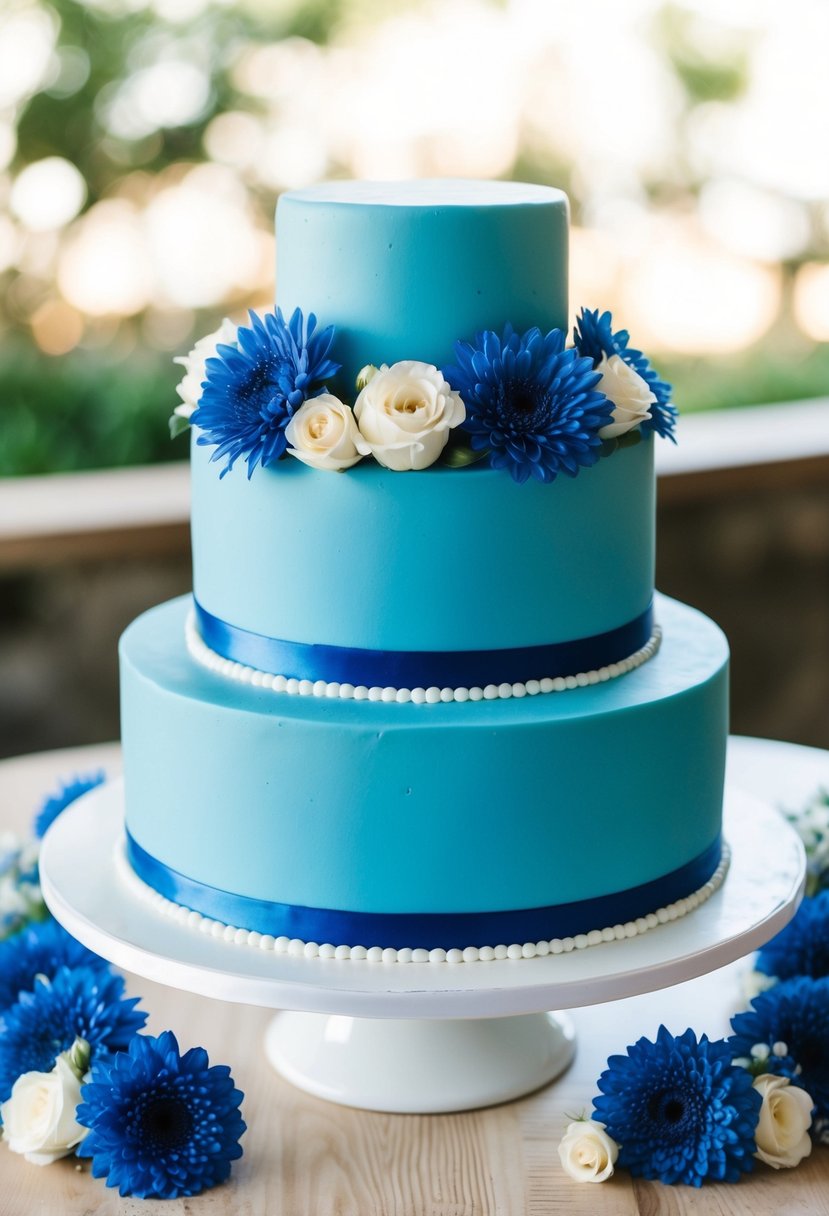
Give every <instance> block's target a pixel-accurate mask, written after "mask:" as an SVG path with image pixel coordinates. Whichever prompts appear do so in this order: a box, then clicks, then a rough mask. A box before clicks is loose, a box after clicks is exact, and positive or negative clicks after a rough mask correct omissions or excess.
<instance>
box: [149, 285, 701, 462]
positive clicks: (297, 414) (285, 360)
mask: <svg viewBox="0 0 829 1216" xmlns="http://www.w3.org/2000/svg"><path fill="white" fill-rule="evenodd" d="M629 342H630V336H629V334H628V332H627V330H624V329H620V330H614V329H613V320H612V317H611V314H610V313H609V312H603V313H601V314H600V313H599V312H598V310H594V311H590V310H587V309H583V310H582V312H581V314H580V316H579V318H578V321H577V323H576V326H575V329H574V331H573V343H572V345H571V346H568V345H567V339H566V335H565V333H564V332H563V331H562V330H560V329H553V330H550V331H549V332H548V333H546V334H544V333H542V332H541V330H540V329H538V328H537V327H536V328H530V329H528V330H526V332H524V333H518V332H516V331H515V330H514V329H513V327H512V326H511V325H509V324H507V325H505V326H504V328H503V330H502V332H501V333H500V334H498V333H496V332H494V331H492V330H485V331H482V332H481V333H478V334H476V335H475V337H474V339H472V340H471V341H470V340H459V341H457V342H456V343H455V360H456V361H455V363H454V364H451V365H449V366H446V367H443V368H438V367H436V366H435V365H434V364H431V363H424V362H422V361H419V360H414V359H404V360H400V361H398V362H396V363H393V364H391V365H388V364H385V363H384V364H382V365H381V366H380V367H375V366H374V365H373V364H372V365H368V366H366V367H364V368H363V369H362V371H361V372H360V373H359V375H358V376H357V379H356V390H357V396H356V398H355V400H354V402H353V405H349V404H348V403H346V402H344V401H342V400H340V398H338V397H336V396H334V395H333V394H332V393H331V392H329V389H328V383H327V381H328V380H329V379H330V378H332V377H334V376H336V374H337V372H339V371H340V364H339V363H337V362H335V361H334V359H333V358H332V354H333V353H334V351H335V347H336V333H335V330H334V327H333V326H331V325H329V326H327V327H326V328H325V329H320V328H318V325H317V319H316V317H315V316H314V314H313V313H311V314H309V315H308V317H307V318H306V317H304V316H303V314H302V312H301V310H300V309H298V308H297V309H295V310H294V312H293V313H292V314H291V316H290V318H289V319H287V320H286V319H285V317H284V316H283V314H282V312H281V310H280V309H278V308H277V309H276V311H275V312H273V313H267V314H265V316H264V317H260V316H259V315H257V314H256V313H254V312H251V314H250V325H248V326H238V327H236V326H234V325H233V323H232V322H231V321H229V320H225V321H224V322H223V323H222V326H221V328H220V329H219V330H218V331H217V332H216V333H214V334H210V335H208V336H207V337H205V338H202V339H200V340H199V342H197V343H196V345H195V347H194V348H193V350H192V351H191V352H190V354H189V355H187V356H184V357H181V358H179V359H178V360H177V362H179V363H181V364H182V365H183V366H184V368H185V375H184V378H183V379H182V380H181V382H180V383H179V385H178V389H177V391H178V394H179V396H180V397H181V402H180V404H179V405H178V406H176V408H175V410H174V412H173V416H172V418H171V420H170V423H171V427H170V429H171V434H172V435H177V434H179V433H181V432H182V431H184V430H186V429H187V427H188V425H190V424H191V423H192V424H193V425H194V426H196V427H197V428H198V429H199V431H200V434H199V437H198V440H197V442H198V443H199V444H203V445H206V446H212V447H214V448H215V451H214V453H213V455H212V457H211V459H213V460H217V461H221V460H226V464H225V465H224V468H223V469H222V471H221V474H220V475H221V476H222V477H224V475H225V474H226V473H228V472H229V471H230V470H231V469H232V468H233V465H234V463H235V462H236V460H238V459H240V458H244V459H245V461H246V463H247V468H248V476H249V477H250V476H251V475H252V474H253V472H254V470H255V469H256V468H257V466H259V465H261V466H262V467H263V468H268V467H271V466H273V465H275V464H276V463H277V462H278V461H280V460H282V459H283V458H284V457H286V456H293V457H295V458H296V459H298V460H300V461H302V462H303V463H304V464H307V465H310V466H311V467H313V468H317V469H325V470H333V471H336V472H343V471H344V470H346V469H349V468H351V467H352V466H353V465H355V464H357V463H358V461H360V460H362V459H363V458H364V457H367V456H371V457H373V458H374V460H376V461H377V463H378V464H381V465H383V466H384V467H385V468H387V469H393V470H395V471H397V472H404V471H409V470H418V469H426V468H429V467H431V466H432V465H434V464H436V463H437V462H438V461H440V462H441V463H443V464H445V465H448V466H450V467H455V468H457V467H461V466H463V465H468V464H472V463H475V462H477V461H480V460H484V459H486V460H488V463H489V465H490V467H492V468H496V469H504V470H506V471H507V472H508V473H510V475H511V476H512V477H513V478H514V480H515V481H517V482H519V483H522V482H525V481H526V480H527V479H528V478H530V477H535V478H537V479H538V480H539V481H542V482H551V481H554V480H555V478H556V477H557V476H558V475H559V474H561V473H564V474H566V475H567V476H569V477H575V476H576V475H577V473H578V472H579V470H580V469H582V468H585V467H589V466H590V465H593V464H595V463H596V461H597V460H598V459H599V458H600V457H601V456H604V455H609V454H610V453H611V452H613V451H614V450H615V449H616V448H617V447H619V446H627V445H629V444H631V443H635V442H638V440H639V439H640V438H641V436H642V435H647V434H648V433H651V432H654V433H656V434H658V435H660V436H662V437H664V438H668V439H671V440H672V441H673V440H674V428H675V424H676V416H677V412H676V409H675V407H674V406H673V405H671V403H670V393H671V386H670V385H669V384H667V383H666V382H665V381H664V380H662V379H661V378H660V377H659V375H658V374H657V373H656V371H655V370H654V369H653V368H652V367H651V365H650V363H649V361H648V360H647V358H646V357H645V355H643V354H642V352H641V351H639V350H636V349H634V348H633V347H631V346H630V345H629Z"/></svg>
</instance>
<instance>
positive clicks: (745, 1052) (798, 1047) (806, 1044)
mask: <svg viewBox="0 0 829 1216" xmlns="http://www.w3.org/2000/svg"><path fill="white" fill-rule="evenodd" d="M731 1029H732V1030H733V1031H734V1033H733V1035H732V1036H731V1038H730V1039H729V1040H728V1045H729V1048H730V1050H731V1054H732V1055H733V1056H734V1057H746V1056H749V1057H750V1056H751V1049H752V1047H755V1046H757V1045H758V1044H763V1045H765V1046H767V1047H768V1048H769V1055H768V1057H767V1058H766V1061H765V1063H764V1068H765V1070H766V1071H767V1072H770V1073H777V1074H779V1075H782V1076H785V1077H790V1078H791V1079H792V1080H793V1081H794V1082H795V1083H796V1084H799V1085H802V1086H803V1088H804V1089H805V1090H806V1091H807V1093H808V1094H809V1095H810V1097H811V1098H812V1101H813V1102H814V1104H815V1112H816V1113H815V1119H816V1121H817V1120H820V1121H825V1120H827V1119H829V978H825V979H820V980H812V979H807V978H804V977H801V978H798V979H791V980H784V981H782V982H781V983H779V984H775V985H774V987H773V988H769V989H768V991H766V992H761V993H760V995H759V996H756V997H755V998H754V1000H753V1001H752V1002H751V1008H750V1009H746V1010H744V1011H743V1012H742V1013H737V1014H735V1015H734V1017H733V1018H732V1019H731ZM776 1044H777V1045H778V1047H777V1050H774V1049H775V1045H776ZM779 1045H783V1046H785V1048H786V1052H785V1053H782V1048H781V1047H780V1046H779Z"/></svg>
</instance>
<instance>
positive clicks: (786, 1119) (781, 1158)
mask: <svg viewBox="0 0 829 1216" xmlns="http://www.w3.org/2000/svg"><path fill="white" fill-rule="evenodd" d="M754 1088H755V1089H756V1090H757V1092H758V1093H759V1094H760V1096H761V1098H762V1099H763V1105H762V1106H761V1107H760V1118H759V1119H758V1121H757V1128H756V1131H755V1132H754V1139H755V1140H756V1142H757V1152H756V1153H755V1154H754V1156H755V1157H757V1158H758V1159H759V1160H760V1161H765V1163H766V1165H771V1166H773V1167H774V1169H776V1170H779V1169H788V1168H789V1167H790V1166H793V1165H797V1163H798V1162H799V1161H802V1160H803V1158H804V1157H808V1156H809V1153H811V1151H812V1141H811V1139H810V1137H809V1128H810V1127H811V1126H812V1107H813V1106H814V1102H813V1101H812V1099H811V1098H810V1097H809V1095H808V1094H807V1093H806V1091H805V1090H803V1089H798V1087H797V1086H796V1085H792V1084H791V1082H790V1081H789V1078H788V1077H777V1076H774V1075H773V1074H772V1073H768V1072H764V1073H763V1074H762V1075H761V1076H759V1077H757V1078H756V1079H755V1081H754Z"/></svg>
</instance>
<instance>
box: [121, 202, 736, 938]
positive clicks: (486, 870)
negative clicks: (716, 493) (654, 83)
mask: <svg viewBox="0 0 829 1216" xmlns="http://www.w3.org/2000/svg"><path fill="white" fill-rule="evenodd" d="M567 240H568V237H567V200H566V197H565V196H564V195H563V194H562V193H561V192H560V191H557V190H554V189H550V188H547V187H542V186H534V185H522V184H518V183H505V182H469V181H418V182H410V183H367V182H336V183H328V184H324V185H321V186H318V187H315V188H312V189H308V190H300V191H296V192H293V193H289V194H285V195H283V196H282V197H281V199H280V200H279V206H278V209H277V306H278V307H277V310H276V312H274V313H271V314H267V315H265V316H256V315H252V316H251V319H250V321H249V322H247V323H244V324H242V325H240V326H238V327H237V326H234V325H231V324H230V323H229V322H226V323H225V324H224V326H223V327H222V330H221V331H220V332H219V333H218V334H216V335H212V336H211V337H210V338H209V339H205V340H203V341H202V342H201V343H199V344H198V346H197V347H196V349H195V350H194V352H193V353H192V354H191V355H190V356H188V358H187V359H186V360H184V363H185V366H186V375H185V378H184V381H183V382H182V385H181V386H180V393H181V396H182V398H183V402H182V406H181V407H180V408H179V410H178V411H177V413H178V415H179V417H178V419H177V421H178V423H179V424H180V425H181V426H187V425H189V426H190V428H191V431H192V447H191V459H192V487H193V497H192V535H193V582H194V592H193V596H192V597H189V596H188V597H185V598H183V599H178V600H175V601H173V602H171V603H167V604H163V605H161V606H160V607H157V608H155V609H153V610H151V611H149V612H147V613H145V614H144V615H143V616H141V617H140V618H139V619H138V620H137V621H135V622H134V623H133V624H132V625H131V626H130V627H129V629H128V630H127V631H126V633H125V634H124V637H123V639H122V643H121V687H122V732H123V747H124V769H125V790H126V853H127V858H128V861H129V864H130V866H131V868H132V870H133V872H134V874H135V875H136V876H137V878H138V880H140V882H141V883H143V884H145V885H146V887H147V888H149V889H150V890H151V891H153V892H155V896H154V897H155V898H156V899H157V900H158V901H159V902H160V903H162V904H163V905H164V906H165V907H168V908H169V909H170V910H171V911H173V912H174V913H175V914H177V915H180V916H182V917H183V918H186V919H188V920H189V921H190V922H191V923H192V924H193V926H194V929H197V930H201V931H202V932H207V933H211V934H213V935H214V936H222V937H225V938H227V939H228V940H229V941H234V942H236V943H239V944H242V945H245V946H253V947H255V948H260V949H275V950H277V951H290V952H301V953H305V954H310V955H320V954H321V955H322V956H323V957H331V956H333V957H338V958H346V957H348V958H351V959H362V958H365V957H366V956H368V957H369V958H382V959H384V960H387V961H395V960H396V961H412V960H413V961H426V960H427V959H428V960H431V961H439V960H440V961H442V960H444V959H446V958H449V959H450V961H460V960H461V959H465V960H467V961H469V960H477V959H490V958H500V957H504V956H505V955H509V956H516V955H530V956H531V955H533V954H536V953H542V954H547V953H550V952H553V953H556V952H559V951H565V950H569V949H573V948H577V947H579V946H584V945H593V944H596V943H598V942H600V941H603V940H604V941H608V940H611V939H613V938H621V937H626V936H628V937H629V936H633V935H634V934H636V933H639V932H643V931H645V930H646V929H648V928H650V927H653V926H655V925H656V924H658V923H659V922H660V921H662V920H665V919H668V918H673V917H674V916H676V915H680V914H682V913H683V912H685V911H688V910H690V909H692V908H693V907H695V906H696V904H697V903H699V902H700V901H701V900H702V899H703V898H705V896H706V895H707V894H708V893H710V891H711V890H712V889H713V887H714V885H716V883H717V882H718V881H719V878H720V877H721V876H722V873H723V870H724V855H725V854H724V846H723V843H722V838H721V819H722V794H723V771H724V760H725V741H726V732H727V665H728V649H727V644H726V641H725V639H724V637H723V635H722V633H721V632H720V630H719V629H718V628H717V627H716V626H715V625H714V624H713V623H712V622H711V621H709V620H708V619H706V618H705V617H704V616H702V615H701V614H700V613H698V612H696V611H695V610H693V609H692V608H689V607H686V606H685V605H683V604H680V603H677V602H675V601H671V600H669V599H667V598H665V597H662V596H659V595H655V593H654V469H653V448H654V443H655V441H657V440H659V439H660V437H668V438H671V437H672V432H673V428H674V418H675V411H674V409H673V407H672V406H671V404H670V401H669V386H668V385H666V384H665V383H664V382H663V381H662V380H660V379H659V377H658V375H657V374H656V372H655V371H654V370H653V368H652V367H651V366H650V364H649V363H648V361H647V360H646V358H645V356H644V355H642V354H641V352H639V351H638V350H636V349H634V348H633V346H632V345H631V344H630V341H629V338H628V335H627V333H626V332H625V331H623V330H614V329H613V324H612V320H611V317H610V315H609V314H608V313H600V312H599V311H598V310H596V311H589V310H583V311H582V312H581V314H580V316H579V317H578V319H577V322H576V327H575V331H574V333H573V337H572V344H570V340H569V339H568V337H567V332H568V300H567ZM177 910H180V911H177ZM187 910H189V911H187Z"/></svg>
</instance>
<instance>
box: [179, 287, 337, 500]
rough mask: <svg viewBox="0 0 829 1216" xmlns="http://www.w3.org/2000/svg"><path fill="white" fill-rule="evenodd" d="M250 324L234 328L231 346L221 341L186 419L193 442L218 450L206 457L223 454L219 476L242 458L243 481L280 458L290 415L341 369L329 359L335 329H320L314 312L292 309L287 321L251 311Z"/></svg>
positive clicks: (276, 316) (318, 391)
mask: <svg viewBox="0 0 829 1216" xmlns="http://www.w3.org/2000/svg"><path fill="white" fill-rule="evenodd" d="M250 320H251V323H250V326H249V327H247V326H240V327H239V329H238V331H237V333H236V343H237V344H236V345H235V346H230V345H227V344H225V343H220V344H219V346H218V347H217V355H216V358H212V359H208V360H207V363H206V365H205V368H206V379H205V380H204V381H203V384H202V394H201V398H200V400H199V404H198V406H197V408H196V410H195V411H194V412H193V414H192V416H191V418H190V421H191V423H192V425H193V426H196V427H198V428H199V430H200V431H201V432H202V433H201V434H200V435H199V438H198V442H199V443H200V444H207V445H215V446H216V451H215V452H214V453H213V456H212V457H211V459H212V460H222V459H224V457H227V464H226V465H225V467H224V468H223V469H222V473H221V476H222V477H224V475H225V473H227V472H229V470H230V469H232V468H233V465H234V463H235V461H236V460H238V458H239V457H240V456H244V457H246V458H247V465H248V477H250V476H251V474H252V473H253V470H254V469H255V468H256V466H257V465H258V464H261V465H262V466H263V467H266V466H267V465H270V464H273V463H274V462H275V461H277V460H279V458H280V456H282V455H283V453H284V452H285V449H286V448H287V446H288V444H287V440H286V438H285V427H286V426H287V425H288V423H289V422H290V420H291V417H292V416H293V414H294V413H295V412H296V411H297V410H298V409H299V407H300V406H301V405H302V403H303V401H307V400H308V398H309V397H316V396H317V395H318V394H319V393H321V392H323V391H324V389H325V381H326V380H327V379H328V378H329V377H330V376H333V375H335V373H336V372H338V371H339V368H340V365H339V364H338V363H335V362H334V361H333V360H332V359H331V358H330V357H329V353H330V350H331V345H332V343H333V341H334V327H333V325H329V326H328V327H327V328H326V329H321V330H318V329H317V328H316V324H317V322H316V317H315V316H314V315H313V313H310V314H309V315H308V318H307V320H306V319H305V318H304V317H303V315H302V312H301V311H300V310H299V309H298V308H297V309H295V310H294V312H293V314H292V315H291V319H290V320H289V321H286V320H285V318H284V317H283V315H282V313H281V311H280V310H279V309H277V310H276V312H275V313H267V314H266V315H265V316H264V317H260V316H258V315H257V314H256V313H254V312H251V314H250Z"/></svg>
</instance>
